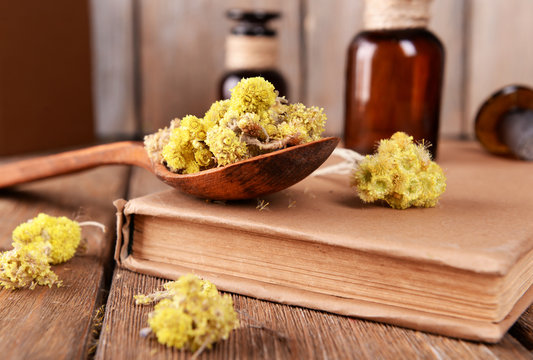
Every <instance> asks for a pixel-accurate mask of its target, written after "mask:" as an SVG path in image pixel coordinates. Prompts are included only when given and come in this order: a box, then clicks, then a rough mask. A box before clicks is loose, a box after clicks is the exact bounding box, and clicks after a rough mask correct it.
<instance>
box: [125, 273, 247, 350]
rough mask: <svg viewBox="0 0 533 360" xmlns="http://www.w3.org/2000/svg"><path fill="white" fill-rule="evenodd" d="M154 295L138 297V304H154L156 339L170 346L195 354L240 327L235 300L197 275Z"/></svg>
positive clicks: (152, 323) (151, 322)
mask: <svg viewBox="0 0 533 360" xmlns="http://www.w3.org/2000/svg"><path fill="white" fill-rule="evenodd" d="M164 287H165V290H164V291H159V292H156V293H154V294H151V295H136V296H135V299H136V303H137V304H149V303H152V302H156V301H159V300H160V302H159V303H158V304H157V305H155V307H154V311H153V312H152V313H150V315H149V318H148V324H149V325H150V328H151V330H152V331H153V333H154V334H155V336H156V337H157V340H158V341H159V342H160V343H162V344H165V345H167V346H173V347H176V348H179V349H181V348H184V349H189V350H191V351H196V350H198V349H203V348H211V346H212V344H213V343H215V342H217V341H219V340H221V339H227V338H228V336H229V334H230V332H231V331H232V330H233V329H235V328H237V327H238V326H239V320H238V318H237V313H236V312H235V310H234V308H233V300H232V299H231V296H229V295H228V294H225V295H221V294H220V293H219V292H218V290H217V288H216V286H215V285H213V284H212V283H211V282H209V281H207V280H202V279H200V278H198V277H197V276H195V275H191V274H189V275H184V276H182V277H180V278H179V279H178V280H176V281H172V282H169V283H167V284H165V285H164Z"/></svg>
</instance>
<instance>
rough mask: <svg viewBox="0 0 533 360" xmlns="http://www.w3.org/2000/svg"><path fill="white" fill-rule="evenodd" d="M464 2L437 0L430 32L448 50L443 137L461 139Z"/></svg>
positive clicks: (444, 84)
mask: <svg viewBox="0 0 533 360" xmlns="http://www.w3.org/2000/svg"><path fill="white" fill-rule="evenodd" d="M465 17H466V12H465V0H434V2H433V5H432V8H431V21H430V23H429V29H430V30H431V31H433V32H434V33H435V34H436V35H437V36H438V37H439V38H440V40H441V41H442V43H443V44H444V48H445V51H446V58H445V65H444V66H445V69H444V83H443V89H442V105H441V106H442V107H441V112H440V135H441V136H444V137H458V136H461V135H463V132H464V128H465V125H464V121H465V120H464V106H465V101H464V99H465V89H464V76H465V64H466V63H465V46H466V44H465V43H466V39H465V36H464V33H465Z"/></svg>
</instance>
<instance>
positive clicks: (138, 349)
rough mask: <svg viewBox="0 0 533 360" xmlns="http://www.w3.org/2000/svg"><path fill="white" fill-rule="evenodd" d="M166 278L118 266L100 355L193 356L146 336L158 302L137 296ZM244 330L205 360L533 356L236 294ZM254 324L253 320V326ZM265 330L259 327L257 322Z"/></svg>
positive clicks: (508, 346) (512, 347)
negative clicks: (136, 298)
mask: <svg viewBox="0 0 533 360" xmlns="http://www.w3.org/2000/svg"><path fill="white" fill-rule="evenodd" d="M164 282H165V281H164V280H161V279H157V278H154V277H151V276H147V275H142V274H137V273H133V272H131V271H128V270H124V269H116V270H115V273H114V276H113V284H112V286H111V291H110V296H109V299H108V303H107V308H106V318H105V321H104V324H103V327H102V333H101V335H100V342H99V346H98V350H97V354H96V359H134V358H136V359H144V358H151V359H188V358H190V356H191V354H190V353H188V352H185V351H178V350H175V349H172V348H168V347H165V346H163V345H160V344H159V343H158V342H157V341H156V340H155V338H141V337H140V335H139V331H140V330H141V329H142V328H144V327H146V326H147V322H146V321H147V316H148V313H149V312H150V311H151V310H152V309H153V306H141V305H135V302H134V300H133V296H134V295H136V294H139V293H143V294H145V293H149V292H153V291H155V290H158V289H159V288H160V287H161V285H162V284H163V283H164ZM233 299H234V303H235V308H236V310H237V311H238V312H239V314H240V315H239V316H240V321H241V325H242V326H241V328H240V329H238V330H236V331H234V332H232V334H231V335H230V337H229V339H228V340H227V341H222V342H220V343H218V344H216V345H215V346H214V347H213V349H212V350H210V351H206V352H205V353H203V354H202V355H201V356H200V359H509V360H511V359H513V360H514V359H531V358H533V356H532V354H531V353H530V352H529V351H528V350H527V349H525V348H524V347H523V346H522V345H520V343H519V342H518V341H517V340H516V339H515V338H513V337H512V336H511V335H509V334H507V335H505V337H504V338H503V340H502V341H501V342H500V343H498V344H496V345H487V344H482V343H475V342H468V341H461V340H456V339H450V338H446V337H441V336H436V335H430V334H426V333H422V332H418V331H413V330H408V329H402V328H399V327H394V326H390V325H385V324H379V323H374V322H371V321H363V320H358V319H354V318H348V317H342V316H337V315H332V314H328V313H322V312H319V311H314V310H309V309H304V308H298V307H291V306H285V305H280V304H275V303H270V302H267V301H261V300H256V299H252V298H248V297H244V296H239V295H233ZM250 325H252V326H250ZM258 325H259V326H263V327H265V328H267V329H259V328H257V326H258Z"/></svg>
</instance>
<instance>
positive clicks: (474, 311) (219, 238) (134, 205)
mask: <svg viewBox="0 0 533 360" xmlns="http://www.w3.org/2000/svg"><path fill="white" fill-rule="evenodd" d="M440 152H441V159H440V160H439V163H440V164H441V166H442V167H443V168H444V170H445V173H446V175H447V177H448V182H447V184H448V188H447V191H446V193H445V194H444V195H443V197H442V198H441V201H440V203H439V204H438V206H437V207H435V208H431V209H415V208H413V209H407V210H393V209H390V208H387V207H385V206H382V205H379V204H377V205H376V204H363V203H362V202H360V201H359V200H358V199H357V198H356V196H355V194H354V192H353V190H352V189H351V188H350V187H349V186H348V185H349V180H348V178H347V176H346V175H328V176H323V177H311V178H307V179H305V180H304V181H302V182H300V183H299V184H297V185H295V186H293V187H291V188H289V189H287V190H285V191H283V192H280V193H277V194H273V195H270V196H267V197H265V198H263V199H257V200H254V201H240V202H226V203H220V202H209V201H205V200H201V199H196V198H193V197H190V196H188V195H184V194H182V193H180V192H179V191H177V190H170V191H165V192H161V193H156V194H151V195H148V196H145V197H141V198H136V199H133V200H130V201H128V202H126V201H124V200H119V201H117V202H116V203H115V204H116V206H117V208H118V210H119V211H118V230H119V231H118V241H117V249H116V255H115V258H116V260H117V262H118V263H119V264H120V266H123V267H125V268H128V269H131V270H133V271H138V272H143V273H147V274H151V275H156V276H160V277H165V278H168V279H175V278H177V277H178V276H179V275H181V274H184V273H189V272H193V273H196V274H198V275H200V276H202V277H205V278H207V279H209V280H211V281H213V282H214V283H215V284H216V285H217V286H218V287H219V288H220V289H222V290H226V291H230V292H235V293H239V294H244V295H248V296H253V297H257V298H260V299H266V300H270V301H276V302H280V303H284V304H291V305H297V306H304V307H309V308H313V309H319V310H323V311H328V312H332V313H337V314H343V315H349V316H356V317H361V318H365V319H371V320H376V321H382V322H386V323H390V324H395V325H399V326H404V327H408V328H413V329H418V330H423V331H428V332H432V333H437V334H443V335H447V336H453V337H460V338H466V339H473V340H482V341H487V342H497V341H498V340H499V339H501V337H502V336H503V335H504V334H505V332H506V331H507V329H508V328H509V327H510V326H511V325H512V323H513V322H514V321H515V320H516V319H517V318H518V317H519V316H520V314H521V313H522V312H523V311H524V310H525V309H526V308H527V307H528V306H529V305H530V304H531V302H532V300H533V290H532V289H531V285H532V283H533V222H532V221H531V216H532V215H533V192H532V191H531V186H532V184H533V182H532V180H533V164H532V163H526V162H520V161H516V160H511V159H503V158H496V157H492V156H490V155H487V154H485V153H484V152H483V151H482V150H481V149H479V148H478V147H477V146H476V145H475V144H472V143H466V144H464V143H455V144H453V145H452V146H444V147H442V148H441V151H440Z"/></svg>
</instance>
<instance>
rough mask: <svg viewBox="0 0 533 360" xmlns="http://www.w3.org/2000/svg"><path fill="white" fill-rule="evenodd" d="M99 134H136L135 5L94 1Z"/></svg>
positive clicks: (118, 0) (127, 0)
mask: <svg viewBox="0 0 533 360" xmlns="http://www.w3.org/2000/svg"><path fill="white" fill-rule="evenodd" d="M89 4H90V10H91V14H92V16H91V23H92V24H91V25H92V27H91V30H92V48H93V69H94V71H93V88H94V95H95V100H94V108H95V117H96V130H97V134H98V135H99V136H100V137H101V138H116V137H117V136H121V137H131V136H133V135H134V134H135V132H136V130H137V129H136V127H137V125H136V121H137V120H136V116H137V115H136V113H135V111H136V109H135V93H134V86H135V76H136V74H135V71H136V69H135V66H134V65H135V64H134V55H135V54H134V36H133V35H134V34H133V30H134V28H133V26H134V24H133V20H134V19H133V4H134V1H130V0H113V1H108V0H91V1H90V2H89Z"/></svg>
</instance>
